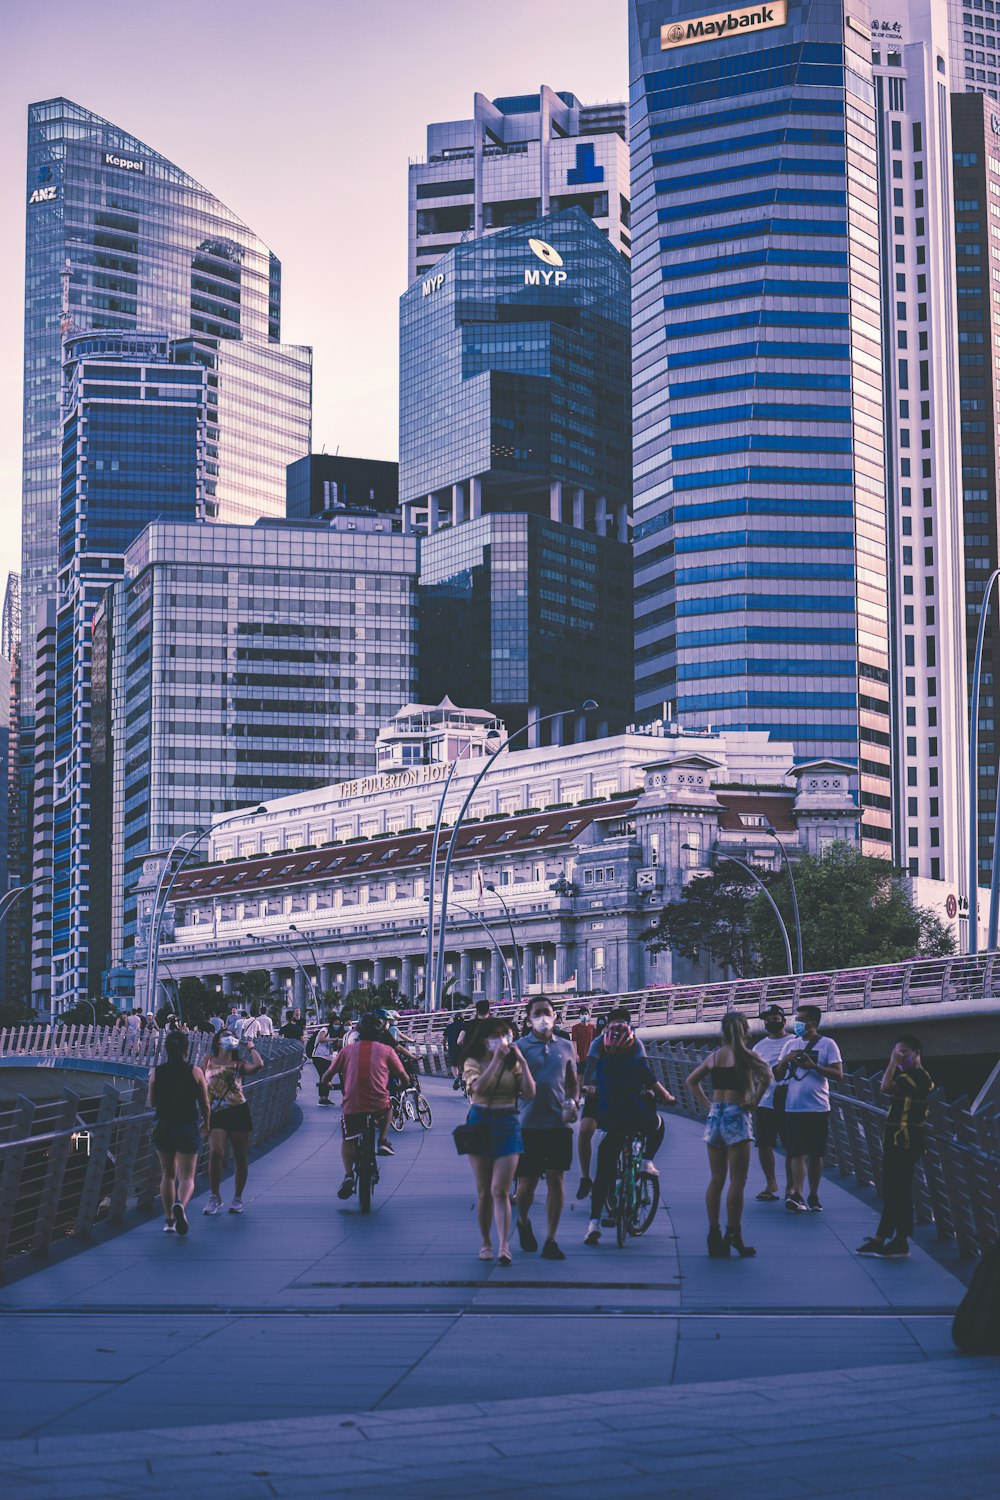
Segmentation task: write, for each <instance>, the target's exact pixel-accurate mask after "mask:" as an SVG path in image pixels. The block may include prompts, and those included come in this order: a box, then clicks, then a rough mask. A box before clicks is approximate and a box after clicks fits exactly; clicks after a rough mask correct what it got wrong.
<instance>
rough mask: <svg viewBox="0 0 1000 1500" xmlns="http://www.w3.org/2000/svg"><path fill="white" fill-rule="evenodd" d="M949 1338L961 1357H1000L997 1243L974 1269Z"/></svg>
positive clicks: (999, 1247)
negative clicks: (989, 1355) (983, 1355)
mask: <svg viewBox="0 0 1000 1500" xmlns="http://www.w3.org/2000/svg"><path fill="white" fill-rule="evenodd" d="M951 1337H952V1342H953V1343H954V1345H955V1347H956V1349H959V1350H961V1352H962V1353H963V1354H1000V1241H998V1242H997V1243H996V1244H995V1245H994V1246H993V1248H992V1249H990V1250H987V1252H986V1254H985V1255H984V1256H983V1258H982V1260H981V1261H980V1262H979V1264H978V1266H977V1267H976V1269H975V1273H974V1274H973V1277H972V1281H971V1283H970V1285H969V1290H968V1291H967V1292H966V1294H965V1296H964V1297H963V1298H962V1300H961V1302H960V1303H959V1306H958V1311H957V1313H956V1314H955V1319H954V1322H953V1323H952V1325H951Z"/></svg>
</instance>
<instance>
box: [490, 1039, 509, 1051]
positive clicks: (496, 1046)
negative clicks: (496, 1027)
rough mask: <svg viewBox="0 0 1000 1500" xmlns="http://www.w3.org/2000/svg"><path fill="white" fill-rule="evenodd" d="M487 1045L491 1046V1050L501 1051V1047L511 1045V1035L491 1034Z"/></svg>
mask: <svg viewBox="0 0 1000 1500" xmlns="http://www.w3.org/2000/svg"><path fill="white" fill-rule="evenodd" d="M486 1045H487V1047H489V1049H490V1051H491V1052H499V1050H500V1048H501V1047H509V1046H510V1037H509V1036H491V1037H490V1039H489V1041H488V1042H487V1043H486Z"/></svg>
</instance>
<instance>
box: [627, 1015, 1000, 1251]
mask: <svg viewBox="0 0 1000 1500" xmlns="http://www.w3.org/2000/svg"><path fill="white" fill-rule="evenodd" d="M646 1050H647V1052H648V1054H649V1059H650V1062H651V1063H652V1064H653V1067H654V1069H655V1071H656V1072H657V1074H658V1075H659V1078H660V1081H661V1082H662V1083H663V1085H664V1087H665V1088H667V1089H669V1091H670V1092H671V1093H672V1094H674V1095H675V1096H676V1098H677V1108H678V1109H679V1110H680V1112H681V1113H682V1114H685V1115H688V1116H690V1117H691V1118H692V1119H701V1118H703V1117H704V1113H705V1111H704V1109H703V1108H702V1107H701V1105H700V1104H699V1102H698V1100H697V1099H695V1097H694V1096H693V1094H692V1093H691V1091H690V1090H689V1089H688V1087H687V1084H686V1082H685V1080H686V1079H687V1076H688V1074H689V1073H690V1072H691V1070H692V1069H693V1068H694V1067H695V1065H696V1064H697V1063H699V1062H700V1061H701V1059H702V1058H703V1057H704V1056H705V1050H706V1049H705V1048H704V1047H687V1046H683V1045H681V1044H679V1043H676V1042H650V1043H647V1049H646ZM880 1079H881V1074H875V1075H873V1076H868V1075H866V1074H864V1073H862V1072H861V1071H858V1072H856V1073H848V1074H845V1076H844V1078H843V1079H842V1080H841V1082H840V1083H839V1084H838V1085H837V1087H836V1088H831V1090H830V1105H831V1109H830V1138H829V1146H828V1149H827V1154H826V1163H827V1166H828V1168H829V1167H834V1168H836V1169H837V1170H838V1171H839V1172H840V1173H841V1175H842V1176H844V1177H853V1178H854V1179H855V1182H856V1183H857V1184H858V1186H859V1187H863V1188H869V1187H870V1188H874V1189H875V1191H876V1192H877V1193H881V1190H882V1137H883V1129H884V1126H885V1118H886V1096H885V1095H884V1094H883V1093H882V1092H881V1090H880V1088H879V1082H880ZM926 1138H927V1150H926V1152H925V1154H924V1156H923V1158H922V1160H921V1162H920V1165H919V1167H918V1168H917V1172H916V1176H915V1179H914V1211H915V1214H916V1219H917V1222H918V1223H921V1224H933V1225H934V1227H935V1229H936V1231H937V1235H938V1238H939V1239H941V1240H951V1241H953V1242H954V1243H955V1244H956V1245H957V1247H958V1251H959V1254H960V1255H962V1256H976V1255H981V1254H982V1253H983V1252H984V1251H985V1250H987V1249H988V1248H989V1247H990V1246H991V1245H994V1244H995V1243H996V1242H997V1240H998V1239H1000V1113H998V1112H997V1111H996V1110H993V1109H986V1110H980V1111H979V1112H978V1113H976V1114H975V1115H973V1114H971V1113H970V1111H969V1110H968V1109H967V1108H966V1106H965V1104H964V1103H962V1102H959V1103H957V1104H948V1103H947V1102H946V1101H945V1100H943V1099H939V1098H934V1097H933V1096H932V1097H931V1099H930V1101H929V1104H928V1109H927V1124H926Z"/></svg>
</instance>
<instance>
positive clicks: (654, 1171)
mask: <svg viewBox="0 0 1000 1500" xmlns="http://www.w3.org/2000/svg"><path fill="white" fill-rule="evenodd" d="M642 1170H643V1171H644V1172H645V1173H646V1175H647V1176H649V1177H659V1175H660V1172H659V1168H658V1167H657V1165H656V1163H655V1162H654V1161H644V1162H643V1164H642Z"/></svg>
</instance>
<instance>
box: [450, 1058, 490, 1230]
mask: <svg viewBox="0 0 1000 1500" xmlns="http://www.w3.org/2000/svg"><path fill="white" fill-rule="evenodd" d="M461 1087H462V1080H461V1078H455V1079H453V1080H452V1085H451V1088H452V1092H453V1093H455V1094H457V1093H458V1092H459V1090H460V1089H461ZM490 1253H491V1254H492V1251H491V1252H490Z"/></svg>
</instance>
